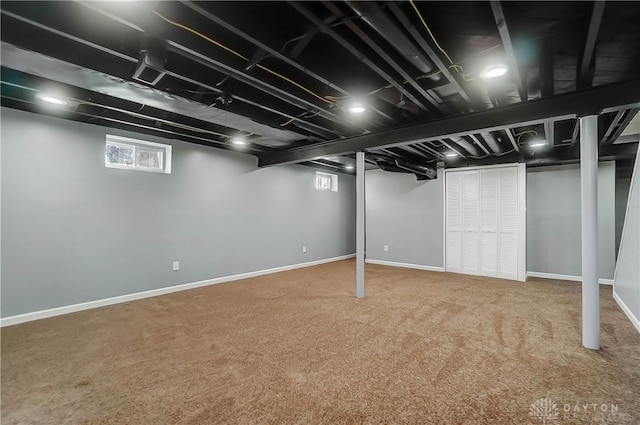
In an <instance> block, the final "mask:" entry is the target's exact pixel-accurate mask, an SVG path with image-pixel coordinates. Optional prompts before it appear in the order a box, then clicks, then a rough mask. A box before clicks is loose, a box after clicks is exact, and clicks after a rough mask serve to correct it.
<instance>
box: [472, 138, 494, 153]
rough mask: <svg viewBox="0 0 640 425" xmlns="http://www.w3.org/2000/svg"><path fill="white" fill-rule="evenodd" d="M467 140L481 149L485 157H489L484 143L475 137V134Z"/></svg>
mask: <svg viewBox="0 0 640 425" xmlns="http://www.w3.org/2000/svg"><path fill="white" fill-rule="evenodd" d="M469 138H470V139H471V140H473V142H474V143H475V144H476V145H478V146H479V147H480V149H482V152H484V153H485V154H486V155H491V152H489V149H487V147H486V146H485V145H484V143H482V142H481V141H480V139H478V136H476V135H475V134H469Z"/></svg>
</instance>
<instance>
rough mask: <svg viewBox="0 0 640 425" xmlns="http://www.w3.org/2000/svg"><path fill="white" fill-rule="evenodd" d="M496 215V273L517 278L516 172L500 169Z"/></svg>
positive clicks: (514, 170)
mask: <svg viewBox="0 0 640 425" xmlns="http://www.w3.org/2000/svg"><path fill="white" fill-rule="evenodd" d="M499 191H500V196H499V215H498V222H499V227H498V229H499V230H498V246H499V252H498V271H499V274H500V277H504V278H506V279H517V278H518V170H517V169H516V168H515V167H514V168H503V169H500V182H499Z"/></svg>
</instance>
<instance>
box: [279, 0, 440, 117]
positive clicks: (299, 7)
mask: <svg viewBox="0 0 640 425" xmlns="http://www.w3.org/2000/svg"><path fill="white" fill-rule="evenodd" d="M289 4H291V6H292V7H293V8H294V9H296V10H297V11H298V12H299V13H300V14H301V15H302V16H304V17H305V18H307V19H308V20H309V21H311V22H312V23H313V24H314V25H315V26H317V27H318V28H320V29H321V30H322V31H323V32H324V33H325V34H327V35H328V36H330V37H331V38H333V39H334V40H335V41H337V42H338V43H340V45H342V47H344V48H345V49H346V50H347V51H348V52H349V53H351V54H352V55H354V56H355V57H357V58H358V59H360V60H361V61H362V63H364V64H365V65H367V66H368V67H369V68H371V70H373V71H374V72H375V73H377V74H378V75H380V76H381V77H382V78H384V79H385V80H386V81H387V82H388V83H389V84H391V85H392V86H393V87H395V88H396V89H397V90H398V91H399V92H401V93H402V94H404V95H405V96H406V97H407V98H408V99H410V100H411V101H412V102H413V103H415V104H416V105H417V106H418V107H419V108H420V109H422V110H424V111H428V110H429V109H428V108H427V107H426V106H424V104H422V102H420V101H419V100H418V98H416V97H415V96H414V95H413V94H412V93H411V92H409V91H408V90H407V89H405V88H404V87H402V84H401V83H399V82H398V81H396V80H395V79H394V78H393V77H392V76H391V75H389V74H388V73H387V72H386V71H385V70H383V69H382V68H380V67H379V66H378V65H376V64H375V63H374V62H373V61H372V60H370V59H369V58H367V57H366V56H365V55H364V54H363V53H362V52H361V51H360V50H358V48H357V47H355V46H354V45H353V44H351V43H350V42H349V41H348V40H347V39H346V38H344V37H342V36H341V35H340V34H338V33H337V32H336V31H335V30H334V29H333V28H331V26H329V25H327V24H325V23H324V21H322V19H320V18H319V17H317V16H316V15H315V14H314V13H313V12H312V11H311V10H310V9H309V8H307V7H306V6H304V5H303V4H301V3H299V2H295V1H291V2H289ZM347 22H349V21H347ZM358 30H359V29H358ZM358 35H359V36H364V37H366V34H364V33H362V32H360V33H358ZM371 43H373V42H372V41H371ZM378 53H379V54H380V52H378Z"/></svg>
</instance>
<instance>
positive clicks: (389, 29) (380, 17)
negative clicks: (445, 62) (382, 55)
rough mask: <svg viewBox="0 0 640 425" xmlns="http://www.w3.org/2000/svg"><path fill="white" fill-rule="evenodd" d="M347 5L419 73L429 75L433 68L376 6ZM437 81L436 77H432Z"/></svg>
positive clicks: (368, 3) (366, 3)
mask: <svg viewBox="0 0 640 425" xmlns="http://www.w3.org/2000/svg"><path fill="white" fill-rule="evenodd" d="M346 3H347V5H348V6H349V7H350V8H351V9H352V10H353V11H354V12H355V13H357V14H358V16H359V17H360V18H362V20H363V21H364V22H366V23H367V24H368V25H369V26H370V27H371V28H373V29H374V30H375V31H376V32H377V33H378V34H380V35H381V36H383V37H384V38H385V39H386V40H387V41H388V42H389V43H391V44H392V45H393V46H394V47H395V48H396V49H397V50H398V51H399V52H400V53H402V55H403V56H404V58H405V59H406V60H407V61H408V62H409V63H411V64H412V65H413V66H415V67H416V68H417V69H418V70H420V72H422V73H424V74H430V73H432V72H433V71H434V69H435V66H434V65H433V63H432V62H431V61H430V60H428V59H427V58H426V57H425V56H424V54H422V52H421V51H420V49H419V48H417V47H416V46H415V45H414V44H413V43H412V42H411V40H410V39H409V37H407V36H406V35H405V34H404V33H403V32H402V30H401V29H400V27H398V25H396V23H395V22H393V21H392V20H391V18H390V17H389V16H388V15H387V14H386V13H385V12H384V10H383V8H381V7H380V6H379V5H378V4H376V3H374V2H364V1H347V2H346ZM433 78H434V79H438V78H439V77H438V76H434V77H433Z"/></svg>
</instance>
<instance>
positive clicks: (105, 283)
mask: <svg viewBox="0 0 640 425" xmlns="http://www.w3.org/2000/svg"><path fill="white" fill-rule="evenodd" d="M107 133H108V134H116V135H122V136H127V137H134V138H139V139H143V140H150V141H156V142H159V143H168V144H171V145H173V167H172V168H173V170H172V174H156V173H147V172H140V171H131V170H120V169H111V168H106V167H105V166H104V147H105V135H106V134H107ZM1 135H2V224H1V226H2V241H1V242H2V269H1V273H2V304H1V308H2V317H8V316H12V315H16V314H21V313H27V312H32V311H38V310H43V309H48V308H53V307H59V306H65V305H70V304H76V303H81V302H86V301H92V300H97V299H102V298H107V297H113V296H117V295H123V294H129V293H135V292H140V291H145V290H151V289H157V288H161V287H166V286H172V285H177V284H182V283H188V282H195V281H200V280H206V279H211V278H216V277H221V276H228V275H234V274H238V273H245V272H251V271H257V270H263V269H269V268H273V267H278V266H285V265H291V264H297V263H304V262H308V261H313V260H318V259H325V258H330V257H336V256H340V255H344V254H352V253H353V252H354V251H355V222H354V219H355V178H354V177H353V176H349V175H345V174H340V176H339V192H337V193H336V192H325V191H317V190H315V189H314V187H313V184H314V174H315V170H313V169H311V168H308V167H304V166H298V165H292V166H279V167H272V168H268V169H257V168H256V163H257V161H256V158H255V157H253V156H249V155H245V154H240V153H234V152H226V151H222V150H216V149H212V148H208V147H204V146H198V145H192V144H188V143H184V142H179V141H175V140H171V141H167V140H162V139H159V138H155V137H151V136H146V135H136V134H134V133H129V132H124V131H118V130H114V129H108V128H104V127H99V126H93V125H88V124H81V123H76V122H71V121H65V120H61V119H56V118H51V117H44V116H40V115H35V114H29V113H26V112H21V111H16V110H11V109H6V108H3V109H2V129H1ZM303 245H306V246H307V250H308V251H307V253H306V254H303V253H302V246H303ZM174 260H178V261H180V271H177V272H172V271H171V267H172V261H174Z"/></svg>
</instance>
